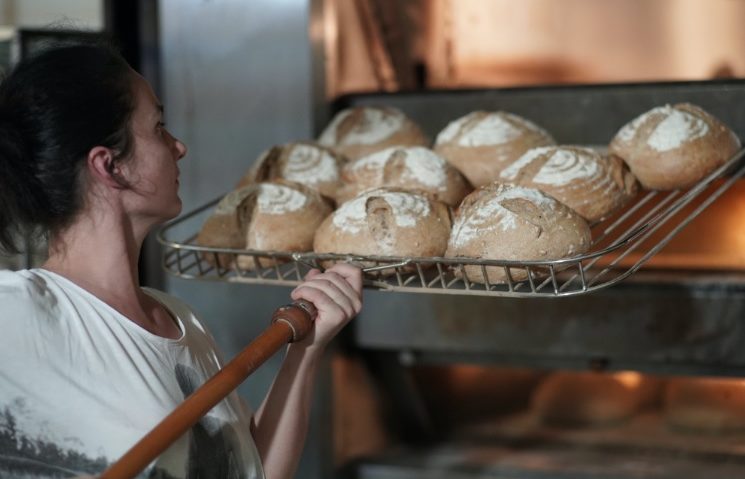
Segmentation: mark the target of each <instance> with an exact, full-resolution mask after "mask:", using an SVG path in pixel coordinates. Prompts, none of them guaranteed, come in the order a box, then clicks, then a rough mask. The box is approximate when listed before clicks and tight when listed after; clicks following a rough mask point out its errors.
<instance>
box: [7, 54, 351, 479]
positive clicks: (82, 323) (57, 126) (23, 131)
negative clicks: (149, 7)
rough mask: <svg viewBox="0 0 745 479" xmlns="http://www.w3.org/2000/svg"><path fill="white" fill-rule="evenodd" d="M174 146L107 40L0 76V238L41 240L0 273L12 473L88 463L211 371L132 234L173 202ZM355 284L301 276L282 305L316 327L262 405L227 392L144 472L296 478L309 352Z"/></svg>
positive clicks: (339, 317) (317, 349)
mask: <svg viewBox="0 0 745 479" xmlns="http://www.w3.org/2000/svg"><path fill="white" fill-rule="evenodd" d="M186 151H187V150H186V146H185V145H184V144H183V143H182V142H180V141H179V140H178V139H176V138H175V137H174V136H173V135H171V133H170V132H169V131H168V130H167V129H166V127H165V125H164V122H163V107H162V106H161V105H160V103H159V101H158V99H157V98H156V97H155V95H154V94H153V92H152V90H151V88H150V86H149V85H148V83H147V82H146V81H145V80H144V79H143V78H142V77H141V76H140V75H138V74H137V73H136V72H134V71H133V70H132V69H131V68H130V67H129V66H128V65H127V63H126V62H125V61H124V60H123V59H122V58H121V56H120V55H119V54H118V53H116V52H115V51H114V50H112V49H111V48H109V47H107V46H103V45H90V44H87V45H67V46H57V47H50V48H46V49H45V50H44V51H42V52H40V53H38V54H36V55H34V56H32V57H30V58H28V59H26V60H24V61H22V62H21V63H19V64H18V65H17V66H16V68H15V69H14V70H13V71H12V72H11V73H10V75H9V76H8V77H7V78H6V79H5V80H4V81H3V82H2V84H1V85H0V183H1V184H2V186H0V246H1V247H2V248H3V249H5V250H8V251H14V250H17V249H16V240H17V238H18V234H19V233H20V232H22V231H33V232H35V234H44V235H46V236H47V237H48V241H49V255H48V260H47V261H46V262H45V263H44V264H43V265H42V266H41V267H40V268H35V269H29V270H22V271H16V272H12V271H0V364H2V367H1V368H0V413H2V414H0V417H1V418H2V419H0V426H2V427H0V432H2V437H0V456H2V457H4V458H5V459H4V460H5V461H9V462H8V463H9V464H11V466H9V467H11V468H12V469H13V472H12V474H15V473H17V474H19V475H20V476H22V477H27V475H34V476H35V477H37V475H38V474H39V470H40V468H44V467H46V466H48V467H49V469H50V470H54V471H55V472H54V473H55V474H59V473H60V472H62V473H64V472H67V473H69V474H70V475H75V474H97V473H100V472H101V471H103V470H104V469H105V468H106V466H108V465H109V464H110V463H112V462H114V461H115V460H116V459H118V457H120V456H121V455H122V454H123V453H124V452H126V451H127V450H128V449H129V448H130V447H131V446H132V445H133V444H134V443H136V442H137V440H139V439H140V438H141V437H142V436H143V435H144V434H145V433H147V432H148V431H149V430H150V429H151V428H152V427H154V426H155V425H156V424H157V423H158V422H159V421H160V420H161V419H162V418H163V417H165V416H166V415H167V414H168V413H169V412H170V411H171V410H172V409H173V408H174V407H175V406H177V405H178V404H179V403H180V402H181V401H183V399H184V397H185V396H187V395H188V394H190V393H191V392H192V391H193V390H194V389H196V388H197V387H199V385H201V384H202V383H203V382H205V380H206V379H207V378H209V377H210V376H212V375H213V374H215V373H216V372H217V371H218V370H219V369H220V367H221V365H222V359H221V355H220V352H219V351H218V350H217V347H216V346H215V342H214V340H213V338H212V336H210V334H209V333H208V332H207V331H206V329H205V328H204V326H203V325H202V324H201V323H200V320H199V318H198V316H197V314H196V312H195V311H193V310H192V309H191V308H190V307H189V306H188V305H187V304H186V303H184V302H183V301H181V300H179V299H178V298H175V297H173V296H170V295H168V294H166V293H164V292H161V291H156V290H154V289H149V288H143V287H141V286H140V284H139V282H138V277H139V275H138V258H139V254H140V248H141V247H142V243H143V240H144V239H145V237H146V235H147V234H148V232H150V231H151V230H152V229H153V228H155V227H156V226H158V225H159V224H161V223H162V222H164V221H166V220H168V219H170V218H173V217H175V216H176V215H178V214H179V212H180V211H181V200H180V199H179V196H178V186H179V182H178V175H179V168H178V162H179V161H180V160H181V159H183V158H184V156H185V155H186ZM361 287H362V282H361V274H360V271H359V269H357V268H355V267H352V266H349V265H336V266H334V267H332V268H329V269H328V270H327V271H325V272H323V273H321V272H319V271H312V272H311V273H310V274H309V275H308V278H307V279H306V281H305V282H303V283H302V284H301V285H300V286H298V287H297V288H296V289H295V290H293V291H292V293H291V297H292V298H293V299H295V300H297V299H305V300H307V301H310V302H312V303H313V304H314V305H315V306H316V308H317V309H318V317H317V319H316V322H315V326H314V331H313V332H312V333H311V334H309V335H308V337H307V338H305V339H304V340H302V341H299V342H296V343H293V344H291V345H290V346H289V347H288V349H287V352H286V355H285V358H284V362H283V364H282V366H281V369H280V371H279V373H278V375H277V377H276V379H275V381H274V383H273V385H272V387H271V389H270V391H269V392H268V396H267V399H266V400H265V401H264V403H263V404H262V405H261V407H260V408H259V409H258V410H257V411H256V413H255V414H254V413H252V411H251V410H250V409H249V408H248V406H247V405H246V404H245V403H244V402H242V401H241V399H240V398H239V397H238V395H237V394H236V393H232V394H231V395H230V396H228V397H227V398H226V399H225V400H223V401H222V402H221V403H219V404H218V405H217V406H216V407H215V408H214V409H213V410H211V411H210V412H209V413H208V415H207V416H205V417H204V418H203V420H202V421H201V422H200V423H199V425H198V426H195V428H194V429H193V430H192V432H191V433H190V434H189V435H185V436H184V437H182V438H181V439H179V440H178V441H177V442H176V443H174V444H173V445H172V446H171V447H170V448H169V449H168V450H167V451H166V452H165V453H164V454H162V455H161V456H160V457H159V458H158V459H157V460H156V461H155V462H154V463H153V464H151V465H150V466H149V470H148V471H147V472H146V474H145V475H146V477H169V478H170V477H176V478H183V477H200V478H210V477H214V478H225V477H242V478H262V477H267V478H289V477H292V476H293V474H294V472H295V469H296V466H297V464H298V460H299V456H300V454H301V451H302V447H303V442H304V437H305V433H306V430H307V427H308V417H309V408H310V398H311V396H312V394H311V389H312V387H313V383H314V380H315V377H316V372H317V369H318V365H319V359H320V357H321V354H322V352H323V350H324V348H325V347H326V345H327V344H328V343H329V341H330V340H331V339H332V338H333V337H334V335H335V334H336V333H337V332H338V331H339V330H340V329H341V328H342V327H343V326H344V325H345V324H346V323H347V322H348V321H349V320H350V319H351V318H352V317H353V316H355V315H356V314H357V313H358V312H359V311H360V308H361V304H362V303H361ZM14 459H17V460H15V461H14ZM1 465H2V463H1V462H0V466H1ZM3 477H6V476H3ZM11 477H12V476H11ZM40 477H43V476H40ZM54 477H57V475H55V476H54Z"/></svg>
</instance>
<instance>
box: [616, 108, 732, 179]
mask: <svg viewBox="0 0 745 479" xmlns="http://www.w3.org/2000/svg"><path fill="white" fill-rule="evenodd" d="M609 148H610V151H611V153H613V154H616V155H618V156H620V157H621V158H623V159H624V161H626V163H628V165H629V168H631V172H632V173H633V174H634V176H636V178H637V179H638V180H639V182H640V183H641V184H642V186H644V187H645V188H647V189H651V190H674V189H677V188H686V187H689V186H691V185H693V184H695V183H696V182H698V181H700V180H701V179H703V178H704V177H705V176H706V175H708V174H709V173H711V172H712V171H714V170H715V169H716V168H717V167H718V166H720V165H722V164H724V163H725V162H726V161H727V160H729V159H730V158H731V157H732V156H733V155H734V154H735V153H736V152H737V150H739V148H740V140H739V139H738V138H737V136H736V135H735V134H734V133H733V132H732V130H730V129H729V128H728V127H727V126H726V125H725V124H724V123H722V122H721V121H719V120H718V119H716V118H715V117H713V116H712V115H710V114H709V113H707V112H705V111H704V110H702V109H701V108H699V107H697V106H695V105H691V104H690V103H678V104H676V105H673V106H670V105H666V106H660V107H657V108H653V109H652V110H650V111H648V112H646V113H644V114H642V115H640V116H639V117H637V118H635V119H634V120H632V121H631V122H629V123H628V124H626V125H625V126H623V127H622V128H621V129H620V130H619V131H618V133H617V134H616V136H615V137H614V138H613V140H612V141H611V143H610V147H609Z"/></svg>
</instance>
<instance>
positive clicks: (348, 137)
mask: <svg viewBox="0 0 745 479" xmlns="http://www.w3.org/2000/svg"><path fill="white" fill-rule="evenodd" d="M318 142H319V143H320V144H321V145H323V146H327V147H329V148H331V149H333V150H335V151H337V152H339V153H341V154H342V155H344V156H346V157H347V158H349V159H352V160H355V159H357V158H361V157H363V156H366V155H369V154H371V153H375V152H376V151H380V150H384V149H386V148H389V147H391V146H427V145H429V139H428V138H427V137H426V136H425V135H424V133H423V132H422V130H421V129H420V128H419V126H418V125H417V124H416V123H414V121H413V120H411V119H410V118H409V117H407V116H406V115H405V114H404V113H403V112H402V111H401V110H398V109H396V108H389V107H372V106H359V107H354V108H348V109H346V110H342V111H340V112H339V113H337V114H336V116H334V118H333V119H332V120H331V122H330V123H329V124H328V126H327V127H326V128H325V129H324V130H323V132H322V133H321V136H320V137H319V138H318Z"/></svg>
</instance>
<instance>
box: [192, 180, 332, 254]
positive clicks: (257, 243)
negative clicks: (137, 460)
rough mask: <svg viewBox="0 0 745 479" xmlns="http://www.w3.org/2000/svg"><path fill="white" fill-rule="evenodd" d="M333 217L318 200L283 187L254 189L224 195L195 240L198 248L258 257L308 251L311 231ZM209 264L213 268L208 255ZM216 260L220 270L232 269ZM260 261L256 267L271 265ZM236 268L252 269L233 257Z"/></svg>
mask: <svg viewBox="0 0 745 479" xmlns="http://www.w3.org/2000/svg"><path fill="white" fill-rule="evenodd" d="M331 211H332V208H331V206H330V205H329V203H328V202H327V201H326V200H325V199H324V198H323V197H322V196H321V194H320V193H319V192H318V191H316V190H314V189H311V188H308V187H306V186H304V185H301V184H298V183H292V182H288V181H281V180H280V181H274V182H266V183H256V184H253V185H249V186H246V187H243V188H239V189H237V190H233V191H231V192H229V193H228V194H227V195H226V196H225V197H224V198H223V199H222V200H221V201H220V202H219V203H218V205H217V207H216V208H215V211H214V212H213V214H212V215H211V216H210V217H209V218H208V219H207V221H206V222H205V223H204V225H203V226H202V228H201V230H200V231H199V234H198V235H197V243H198V244H200V245H203V246H211V247H216V248H234V249H251V250H261V251H280V252H291V251H311V250H312V249H313V236H314V234H315V231H316V228H317V227H318V225H320V224H321V222H322V221H323V220H324V218H326V217H327V216H328V215H329V214H330V213H331ZM206 259H207V260H208V261H211V262H214V258H213V257H212V256H211V255H209V254H208V255H207V256H206ZM230 260H231V255H227V254H226V255H220V256H219V261H220V266H222V267H228V266H232V263H231V261H230ZM271 264H272V262H271V261H266V260H264V261H262V263H261V266H269V265H271ZM238 266H240V267H241V268H245V269H252V268H254V267H256V264H255V262H254V259H253V257H252V256H248V255H240V256H238Z"/></svg>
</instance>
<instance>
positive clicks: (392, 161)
mask: <svg viewBox="0 0 745 479" xmlns="http://www.w3.org/2000/svg"><path fill="white" fill-rule="evenodd" d="M342 180H343V187H342V188H341V189H340V190H339V200H340V201H346V200H348V199H351V198H353V197H355V196H357V195H358V194H360V193H362V192H363V191H365V190H369V189H373V188H380V187H384V186H391V187H397V188H402V189H406V190H416V191H420V192H423V193H426V194H428V195H429V196H431V197H433V198H434V199H436V200H439V201H442V202H443V203H447V204H449V205H450V206H458V204H459V203H460V202H461V200H463V198H464V197H465V196H466V195H467V194H468V193H469V192H470V191H471V190H472V189H473V188H471V185H469V184H468V180H466V179H465V178H464V177H463V175H461V174H460V172H459V171H458V170H457V169H455V167H453V166H452V165H450V164H449V163H448V162H447V161H445V160H444V159H443V158H442V157H441V156H439V155H438V154H437V153H435V152H433V151H432V150H430V149H428V148H424V147H423V146H410V147H398V146H394V147H391V148H387V149H385V150H382V151H379V152H377V153H373V154H371V155H367V156H363V157H362V158H359V159H357V160H355V161H350V162H349V163H347V164H346V165H345V166H344V168H343V169H342Z"/></svg>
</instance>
